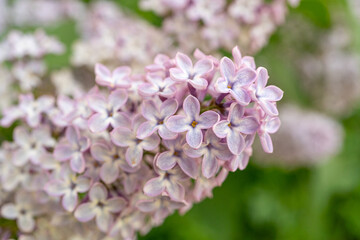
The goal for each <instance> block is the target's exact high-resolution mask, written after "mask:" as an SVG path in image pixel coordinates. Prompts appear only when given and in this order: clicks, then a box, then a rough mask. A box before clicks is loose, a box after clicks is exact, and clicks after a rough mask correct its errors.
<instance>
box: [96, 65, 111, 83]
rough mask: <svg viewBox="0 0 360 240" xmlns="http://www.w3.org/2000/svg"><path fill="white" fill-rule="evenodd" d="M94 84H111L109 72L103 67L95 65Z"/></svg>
mask: <svg viewBox="0 0 360 240" xmlns="http://www.w3.org/2000/svg"><path fill="white" fill-rule="evenodd" d="M95 74H96V83H97V84H99V85H100V86H111V85H112V84H113V82H112V79H111V72H110V70H109V69H108V68H107V67H105V66H104V65H102V64H100V63H97V64H96V65H95Z"/></svg>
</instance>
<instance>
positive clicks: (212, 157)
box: [185, 129, 234, 178]
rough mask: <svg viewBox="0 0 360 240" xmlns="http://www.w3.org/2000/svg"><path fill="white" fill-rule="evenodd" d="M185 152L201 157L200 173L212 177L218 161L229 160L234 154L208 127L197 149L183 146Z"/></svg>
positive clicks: (193, 156)
mask: <svg viewBox="0 0 360 240" xmlns="http://www.w3.org/2000/svg"><path fill="white" fill-rule="evenodd" d="M185 153H186V154H187V155H188V156H189V157H192V158H199V157H202V156H203V158H202V174H203V176H204V177H206V178H211V177H213V176H214V175H215V174H216V172H217V171H218V169H219V164H218V161H219V160H220V161H229V160H231V159H232V158H233V157H234V155H233V154H232V153H231V152H230V151H229V149H228V147H227V145H226V144H225V143H221V142H220V139H219V138H218V137H217V136H216V135H215V134H214V132H213V131H212V130H211V129H209V130H208V131H207V132H206V133H205V139H204V143H202V144H201V147H200V148H198V149H193V148H185Z"/></svg>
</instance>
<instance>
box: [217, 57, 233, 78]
mask: <svg viewBox="0 0 360 240" xmlns="http://www.w3.org/2000/svg"><path fill="white" fill-rule="evenodd" d="M220 72H221V75H222V76H223V77H224V78H225V79H226V81H227V82H231V83H232V82H233V78H234V76H235V65H234V63H233V61H231V59H230V58H228V57H223V58H222V59H221V61H220Z"/></svg>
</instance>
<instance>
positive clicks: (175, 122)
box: [165, 115, 191, 133]
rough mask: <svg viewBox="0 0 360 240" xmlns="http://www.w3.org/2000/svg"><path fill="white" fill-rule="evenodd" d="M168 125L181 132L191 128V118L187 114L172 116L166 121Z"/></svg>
mask: <svg viewBox="0 0 360 240" xmlns="http://www.w3.org/2000/svg"><path fill="white" fill-rule="evenodd" d="M165 124H166V127H167V128H168V129H169V130H170V131H172V132H175V133H181V132H185V131H187V130H189V129H190V128H191V126H190V122H189V119H188V118H187V117H185V116H181V115H176V116H171V117H170V118H169V119H168V120H167V121H166V122H165Z"/></svg>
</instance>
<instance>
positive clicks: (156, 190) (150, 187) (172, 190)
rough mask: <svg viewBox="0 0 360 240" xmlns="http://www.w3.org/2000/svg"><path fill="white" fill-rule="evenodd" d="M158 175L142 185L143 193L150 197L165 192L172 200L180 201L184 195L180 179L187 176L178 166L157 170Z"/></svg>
mask: <svg viewBox="0 0 360 240" xmlns="http://www.w3.org/2000/svg"><path fill="white" fill-rule="evenodd" d="M157 172H158V174H159V176H158V177H155V178H152V179H150V180H149V181H148V182H146V184H145V186H144V193H145V194H146V195H148V196H150V197H156V196H159V195H160V194H162V193H166V194H167V195H168V196H169V197H170V198H171V199H172V200H174V201H182V200H184V197H185V188H184V186H183V185H182V184H181V181H183V180H185V179H186V178H187V176H186V175H185V174H184V173H183V172H182V170H181V169H180V168H173V169H171V170H168V171H162V170H158V171H157Z"/></svg>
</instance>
